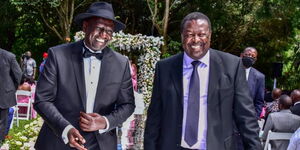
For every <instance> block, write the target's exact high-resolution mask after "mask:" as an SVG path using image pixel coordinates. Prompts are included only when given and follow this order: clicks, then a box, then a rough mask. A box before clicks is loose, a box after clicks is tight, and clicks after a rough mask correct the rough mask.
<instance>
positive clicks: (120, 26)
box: [74, 13, 126, 32]
mask: <svg viewBox="0 0 300 150" xmlns="http://www.w3.org/2000/svg"><path fill="white" fill-rule="evenodd" d="M91 17H101V18H105V19H108V20H111V21H113V22H114V24H115V27H114V31H115V32H118V31H121V30H123V29H125V27H126V25H125V24H124V23H122V22H121V21H118V20H116V19H114V18H110V17H107V16H104V15H97V14H92V13H81V14H79V15H77V16H76V17H75V19H74V22H75V23H77V24H78V25H80V26H82V22H83V21H84V20H86V19H88V18H91Z"/></svg>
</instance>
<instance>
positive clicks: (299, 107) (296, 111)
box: [290, 104, 300, 116]
mask: <svg viewBox="0 0 300 150" xmlns="http://www.w3.org/2000/svg"><path fill="white" fill-rule="evenodd" d="M290 109H291V111H292V113H293V114H295V115H298V116H300V104H296V105H294V106H292V107H291V108H290Z"/></svg>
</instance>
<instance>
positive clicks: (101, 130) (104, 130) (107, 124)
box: [99, 116, 109, 134]
mask: <svg viewBox="0 0 300 150" xmlns="http://www.w3.org/2000/svg"><path fill="white" fill-rule="evenodd" d="M103 118H104V119H105V122H106V128H105V129H100V130H99V133H100V134H102V133H104V132H107V131H108V129H109V122H108V120H107V118H106V117H105V116H103Z"/></svg>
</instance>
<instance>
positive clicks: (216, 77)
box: [207, 49, 223, 111]
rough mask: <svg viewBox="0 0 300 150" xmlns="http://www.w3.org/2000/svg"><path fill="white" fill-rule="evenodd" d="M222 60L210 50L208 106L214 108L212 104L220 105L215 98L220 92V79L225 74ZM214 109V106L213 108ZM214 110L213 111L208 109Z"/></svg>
mask: <svg viewBox="0 0 300 150" xmlns="http://www.w3.org/2000/svg"><path fill="white" fill-rule="evenodd" d="M221 66H222V64H221V60H220V58H219V56H218V55H217V53H216V51H214V50H212V49H210V58H209V80H208V96H207V105H208V107H212V103H218V102H214V100H218V99H216V98H214V96H217V93H218V90H219V89H220V82H219V81H220V77H221V74H222V73H223V72H222V70H223V68H221ZM213 107H214V106H213ZM207 110H208V111H209V110H213V109H209V108H208V109H207Z"/></svg>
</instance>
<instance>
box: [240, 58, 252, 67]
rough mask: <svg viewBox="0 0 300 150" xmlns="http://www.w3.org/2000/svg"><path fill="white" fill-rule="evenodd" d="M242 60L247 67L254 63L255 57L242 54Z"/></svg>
mask: <svg viewBox="0 0 300 150" xmlns="http://www.w3.org/2000/svg"><path fill="white" fill-rule="evenodd" d="M242 61H243V64H244V66H245V67H246V68H249V67H251V66H252V65H253V64H254V63H255V59H254V58H252V57H247V56H244V57H243V58H242Z"/></svg>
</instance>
